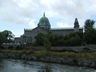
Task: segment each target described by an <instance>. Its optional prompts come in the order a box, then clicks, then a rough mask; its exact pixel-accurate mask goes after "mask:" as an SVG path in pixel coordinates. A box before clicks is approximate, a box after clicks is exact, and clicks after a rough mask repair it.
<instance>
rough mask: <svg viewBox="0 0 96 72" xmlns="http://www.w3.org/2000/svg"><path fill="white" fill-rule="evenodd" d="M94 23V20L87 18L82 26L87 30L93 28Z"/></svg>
mask: <svg viewBox="0 0 96 72" xmlns="http://www.w3.org/2000/svg"><path fill="white" fill-rule="evenodd" d="M94 23H95V21H94V20H90V19H87V20H86V21H85V26H84V28H85V32H88V31H91V30H93V29H94V28H93V26H94Z"/></svg>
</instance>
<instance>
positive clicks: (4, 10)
mask: <svg viewBox="0 0 96 72" xmlns="http://www.w3.org/2000/svg"><path fill="white" fill-rule="evenodd" d="M22 1H23V0H0V20H1V21H2V20H3V21H9V22H12V23H17V24H26V23H28V19H30V18H34V17H35V16H37V15H38V13H39V14H40V13H42V12H44V11H46V12H47V13H48V12H50V13H49V14H50V17H52V15H53V18H55V17H57V18H58V17H61V18H62V19H63V20H64V21H63V22H64V23H65V24H68V25H69V26H70V25H71V26H72V25H73V23H74V19H75V17H77V18H79V21H80V24H81V25H82V26H83V23H84V20H85V19H87V18H90V17H91V16H92V15H95V13H96V5H95V3H96V0H46V2H45V3H42V2H41V1H43V0H26V1H29V2H24V3H23V2H22ZM56 14H58V15H57V16H56Z"/></svg>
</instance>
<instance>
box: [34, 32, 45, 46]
mask: <svg viewBox="0 0 96 72" xmlns="http://www.w3.org/2000/svg"><path fill="white" fill-rule="evenodd" d="M44 36H45V35H44V34H42V33H39V34H38V35H37V36H36V37H35V39H36V41H35V45H40V46H42V45H43V37H44Z"/></svg>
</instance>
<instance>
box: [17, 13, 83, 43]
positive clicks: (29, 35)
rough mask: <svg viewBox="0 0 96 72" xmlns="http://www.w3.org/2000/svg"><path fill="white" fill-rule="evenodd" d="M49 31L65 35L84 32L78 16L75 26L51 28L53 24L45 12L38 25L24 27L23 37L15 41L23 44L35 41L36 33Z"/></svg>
mask: <svg viewBox="0 0 96 72" xmlns="http://www.w3.org/2000/svg"><path fill="white" fill-rule="evenodd" d="M48 32H51V33H53V34H58V35H63V36H65V35H68V34H70V33H73V32H83V29H82V28H79V22H78V19H77V18H76V19H75V22H74V28H70V29H51V24H50V22H49V20H48V18H47V17H46V16H45V13H44V15H43V17H41V19H40V21H39V23H38V26H37V27H36V28H34V29H24V34H23V35H22V36H21V37H17V38H15V43H22V44H24V43H33V42H34V41H35V36H36V35H38V34H39V33H43V34H46V33H48Z"/></svg>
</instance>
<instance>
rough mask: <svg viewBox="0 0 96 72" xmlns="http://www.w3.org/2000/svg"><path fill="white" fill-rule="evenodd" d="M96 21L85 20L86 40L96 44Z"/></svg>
mask: <svg viewBox="0 0 96 72" xmlns="http://www.w3.org/2000/svg"><path fill="white" fill-rule="evenodd" d="M94 24H95V21H93V20H90V19H88V20H86V22H85V26H84V27H85V32H84V41H85V42H86V43H87V44H96V30H95V29H94V27H93V26H94Z"/></svg>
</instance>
